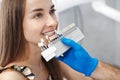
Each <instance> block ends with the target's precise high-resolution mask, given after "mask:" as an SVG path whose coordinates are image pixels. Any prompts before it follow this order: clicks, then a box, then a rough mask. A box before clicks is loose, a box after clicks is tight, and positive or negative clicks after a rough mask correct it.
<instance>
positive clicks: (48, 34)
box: [44, 31, 56, 37]
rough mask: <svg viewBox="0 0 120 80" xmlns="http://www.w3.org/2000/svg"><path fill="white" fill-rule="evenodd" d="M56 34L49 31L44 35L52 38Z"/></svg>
mask: <svg viewBox="0 0 120 80" xmlns="http://www.w3.org/2000/svg"><path fill="white" fill-rule="evenodd" d="M54 34H56V33H55V31H49V32H45V33H44V35H45V36H48V37H50V36H52V35H54Z"/></svg>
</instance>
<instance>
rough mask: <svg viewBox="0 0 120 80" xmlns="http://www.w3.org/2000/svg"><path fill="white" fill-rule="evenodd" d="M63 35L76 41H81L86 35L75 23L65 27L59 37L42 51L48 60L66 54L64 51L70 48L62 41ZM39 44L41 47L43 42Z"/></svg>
mask: <svg viewBox="0 0 120 80" xmlns="http://www.w3.org/2000/svg"><path fill="white" fill-rule="evenodd" d="M62 37H65V38H70V39H72V40H74V41H75V42H79V41H80V40H82V39H83V38H84V35H83V34H82V32H81V31H80V29H79V28H78V27H76V26H75V24H74V23H73V24H71V25H69V26H67V27H65V28H64V29H63V30H62V31H61V34H58V36H57V38H56V39H55V40H54V41H52V42H50V44H48V47H47V48H46V49H45V50H43V51H42V52H41V55H42V57H43V58H44V59H45V60H46V61H47V62H48V61H49V60H51V59H52V58H54V57H59V56H64V54H63V53H64V52H66V51H67V50H68V49H69V48H70V47H69V46H66V45H64V44H63V43H62V42H61V40H60V39H61V38H62ZM38 46H39V47H41V44H40V43H38Z"/></svg>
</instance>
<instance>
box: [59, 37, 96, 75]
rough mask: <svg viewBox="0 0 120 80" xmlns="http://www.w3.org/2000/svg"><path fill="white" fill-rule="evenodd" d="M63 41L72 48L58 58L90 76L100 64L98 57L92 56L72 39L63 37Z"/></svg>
mask: <svg viewBox="0 0 120 80" xmlns="http://www.w3.org/2000/svg"><path fill="white" fill-rule="evenodd" d="M61 40H62V42H63V43H64V44H65V45H67V46H70V47H71V48H70V49H69V50H68V51H66V52H65V53H64V56H60V57H58V59H59V60H60V61H62V62H64V63H65V64H67V65H69V66H70V67H71V68H73V69H74V70H76V71H78V72H81V73H83V74H85V75H86V76H90V75H91V73H92V72H93V71H94V70H95V68H96V67H97V64H98V59H96V58H92V57H91V56H89V54H88V53H87V52H86V51H85V49H84V48H83V47H82V46H81V45H79V44H78V43H76V42H74V41H73V40H71V39H67V38H62V39H61Z"/></svg>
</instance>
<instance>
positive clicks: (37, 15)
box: [34, 13, 42, 19]
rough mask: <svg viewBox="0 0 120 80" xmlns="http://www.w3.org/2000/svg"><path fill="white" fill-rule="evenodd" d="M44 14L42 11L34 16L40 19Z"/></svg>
mask: <svg viewBox="0 0 120 80" xmlns="http://www.w3.org/2000/svg"><path fill="white" fill-rule="evenodd" d="M41 16H42V14H41V13H38V14H36V15H35V16H34V18H35V19H38V18H40V17H41Z"/></svg>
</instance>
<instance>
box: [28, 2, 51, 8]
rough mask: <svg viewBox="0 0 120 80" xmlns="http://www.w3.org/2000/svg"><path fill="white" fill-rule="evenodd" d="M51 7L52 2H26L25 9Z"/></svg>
mask: <svg viewBox="0 0 120 80" xmlns="http://www.w3.org/2000/svg"><path fill="white" fill-rule="evenodd" d="M52 5H53V3H52V0H26V9H34V8H43V9H44V8H45V9H47V8H50V7H51V6H52Z"/></svg>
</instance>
